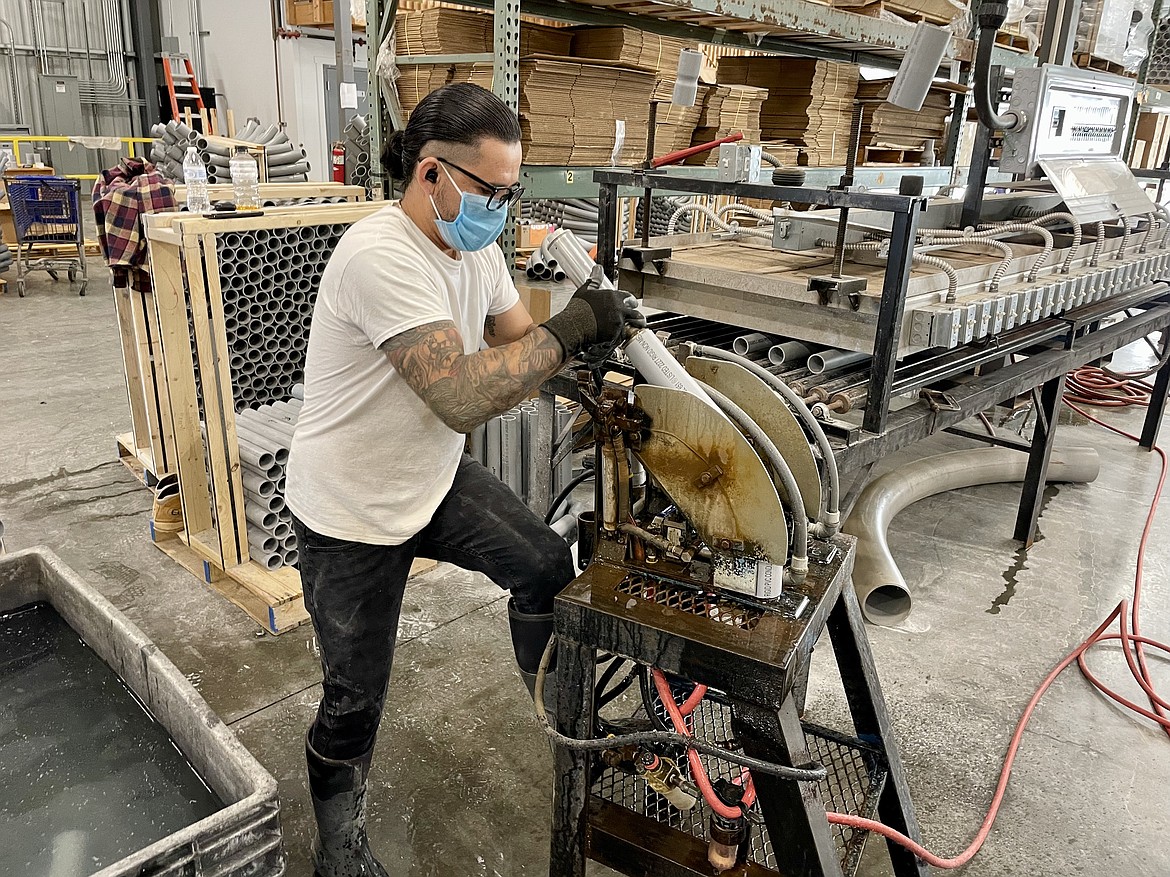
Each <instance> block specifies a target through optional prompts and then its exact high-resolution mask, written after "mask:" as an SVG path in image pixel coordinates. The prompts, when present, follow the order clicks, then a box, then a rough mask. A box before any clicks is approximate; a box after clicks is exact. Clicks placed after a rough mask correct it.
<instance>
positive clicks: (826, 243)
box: [817, 239, 998, 304]
mask: <svg viewBox="0 0 1170 877" xmlns="http://www.w3.org/2000/svg"><path fill="white" fill-rule="evenodd" d="M974 242H975V243H984V242H983V241H974ZM817 246H818V247H820V248H822V249H833V248H834V247H835V246H836V243H835V242H833V241H830V240H825V239H821V240H818V241H817ZM883 247H884V244H882V243H881V242H880V241H859V242H857V243H852V244H845V245H844V249H846V250H852V251H853V252H861V253H879V254H881V252H882V248H883ZM910 258H911V259H913V260H914V261H915V262H918V263H919V264H921V265H930V266H931V267H932V268H938V269H939V270H940V271H942V272H943V273H944V274H945V275H946V276H947V295H946V301H947V303H948V304H954V302H955V301H956V300H957V299H958V297H959V274H958V272H957V271H955V269H954V267H952V266H951V264H950V263H949V262H947V261H946V260H945V259H939V258H938V257H936V256H930V255H928V254H926V253H920V252H918V251H917V250H915V251H914V252H913V253H911V254H910ZM997 271H998V269H997ZM992 280H993V282H995V283H997V284H998V280H996V279H995V278H994V277H993V278H992Z"/></svg>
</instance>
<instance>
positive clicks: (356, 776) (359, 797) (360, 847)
mask: <svg viewBox="0 0 1170 877" xmlns="http://www.w3.org/2000/svg"><path fill="white" fill-rule="evenodd" d="M373 752H374V750H373V748H372V747H371V749H370V751H369V752H367V753H366V754H365V755H363V756H362V757H361V758H355V759H353V760H351V761H334V760H333V759H331V758H324V757H322V756H320V755H318V754H317V753H316V752H314V751H313V747H312V746H311V745H309V741H308V739H307V738H306V740H305V760H306V761H307V762H308V765H309V795H310V796H311V797H312V799H313V812H314V813H315V814H316V816H317V834H316V836H315V837H314V838H313V877H389V875H388V874H387V873H386V869H385V868H383V867H382V865H381V863H379V862H378V860H377V859H375V858H374V853H373V852H372V851H371V850H370V845H369V842H368V840H367V839H366V776H367V775H368V774H369V772H370V758H371V756H372V755H373Z"/></svg>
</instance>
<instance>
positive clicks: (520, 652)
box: [508, 600, 557, 714]
mask: <svg viewBox="0 0 1170 877" xmlns="http://www.w3.org/2000/svg"><path fill="white" fill-rule="evenodd" d="M508 626H509V628H510V629H511V632H512V649H513V650H514V651H515V652H516V666H517V667H519V668H520V677H521V678H522V679H523V680H524V684H525V685H526V686H527V687H528V694H529V696H531V697H536V671H537V670H539V669H540V659H541V658H542V657H543V656H544V649H545V647H546V646H547V645H548V641H549V639H551V638H552V635H553V614H552V613H551V612H544V613H541V614H540V615H530V614H529V613H527V612H521V611H519V610H518V609H517V608H516V604H515V603H514V602H513V601H511V600H509V601H508ZM556 704H557V674H556V656H555V655H554V656H553V663H552V665H551V666H550V667H549V670H548V672H547V673H546V674H545V677H544V707H545V710H546V711H547V712H549V713H554V714H555V711H556Z"/></svg>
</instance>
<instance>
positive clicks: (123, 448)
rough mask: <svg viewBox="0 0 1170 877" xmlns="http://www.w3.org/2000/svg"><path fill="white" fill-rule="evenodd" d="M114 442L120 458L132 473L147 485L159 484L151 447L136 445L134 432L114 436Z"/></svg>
mask: <svg viewBox="0 0 1170 877" xmlns="http://www.w3.org/2000/svg"><path fill="white" fill-rule="evenodd" d="M114 442H115V443H116V445H117V448H118V460H119V461H120V462H121V463H122V465H123V466H125V467H126V468H127V469H129V470H130V474H131V475H133V476H134V477H135V478H137V479H138V480H139V481H141V482H142V483H143V485H145V486H146V487H154V485H156V484H158V478H156V477H155V474H154V460H152V459H151V457H150V448H138V447H135V446H134V434H133V433H129V432H127V433H123V434H122V435H118V436H114Z"/></svg>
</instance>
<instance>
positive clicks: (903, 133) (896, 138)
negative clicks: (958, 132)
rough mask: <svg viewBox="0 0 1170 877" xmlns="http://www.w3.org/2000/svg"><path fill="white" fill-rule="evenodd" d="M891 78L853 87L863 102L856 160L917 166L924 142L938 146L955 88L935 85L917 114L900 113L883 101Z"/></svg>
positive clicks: (925, 144)
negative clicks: (931, 142) (933, 142)
mask: <svg viewBox="0 0 1170 877" xmlns="http://www.w3.org/2000/svg"><path fill="white" fill-rule="evenodd" d="M893 83H894V80H893V79H872V80H869V81H862V82H861V83H860V84H859V85H858V86H857V97H858V99H860V100H862V101H864V104H863V108H862V117H861V140H860V147H859V149H858V155H857V160H858V161H859V162H863V163H872V164H903V163H912V164H919V163H921V159H922V158H923V156H922V151H923V150H924V149H925V148H927V144H928V141H931V140H933V141H935V143H936V144H937V143H940V142H941V141H942V139H943V138H944V137H945V136H946V130H947V121H948V119H949V118H950V115H951V95H952V94H954V93H955V91H956V90H958V89H959V86H951V85H947V84H935V85H932V86H931V88H930V92H929V93H928V94H927V95H926V100H925V101H924V102H923V104H922V109H921V110H919V111H918V112H913V111H911V110H904V109H902V108H901V107H896V106H894V105H893V104H888V103H886V102H885V99H886V98H887V97H889V95H890V86H892V85H893Z"/></svg>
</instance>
